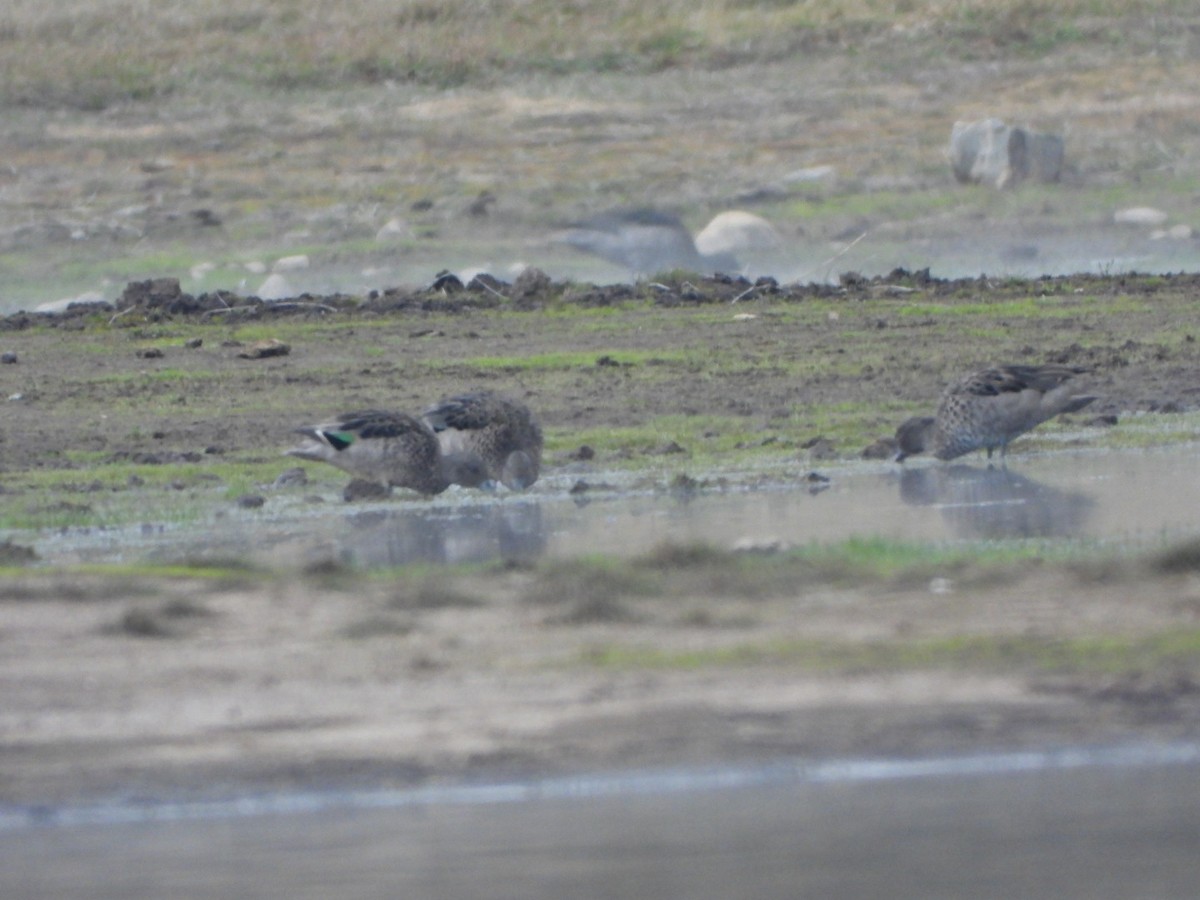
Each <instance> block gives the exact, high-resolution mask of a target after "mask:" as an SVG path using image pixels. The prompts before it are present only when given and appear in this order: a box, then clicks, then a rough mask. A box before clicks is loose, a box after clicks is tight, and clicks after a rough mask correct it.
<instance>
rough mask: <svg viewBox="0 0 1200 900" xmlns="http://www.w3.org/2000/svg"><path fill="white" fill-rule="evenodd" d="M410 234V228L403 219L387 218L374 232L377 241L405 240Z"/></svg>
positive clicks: (411, 234) (410, 236)
mask: <svg viewBox="0 0 1200 900" xmlns="http://www.w3.org/2000/svg"><path fill="white" fill-rule="evenodd" d="M412 236H413V230H412V228H411V227H410V226H409V224H408V223H407V222H405V221H404V220H403V219H388V221H387V223H386V224H384V226H383V227H382V228H380V229H379V230H378V231H377V232H375V240H377V241H407V240H410V239H411V238H412Z"/></svg>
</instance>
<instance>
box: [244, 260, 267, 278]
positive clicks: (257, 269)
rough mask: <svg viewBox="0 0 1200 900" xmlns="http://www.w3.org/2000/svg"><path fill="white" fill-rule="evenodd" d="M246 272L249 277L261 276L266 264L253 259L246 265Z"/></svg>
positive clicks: (265, 269)
mask: <svg viewBox="0 0 1200 900" xmlns="http://www.w3.org/2000/svg"><path fill="white" fill-rule="evenodd" d="M245 265H246V271H247V272H249V273H250V274H251V275H262V274H263V273H264V272H266V271H267V264H266V263H265V262H263V261H262V260H258V259H253V260H251V261H250V262H248V263H246V264H245Z"/></svg>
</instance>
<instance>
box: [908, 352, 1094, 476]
mask: <svg viewBox="0 0 1200 900" xmlns="http://www.w3.org/2000/svg"><path fill="white" fill-rule="evenodd" d="M1086 371H1087V370H1086V369H1083V368H1079V367H1075V366H1062V365H1045V366H996V367H994V368H989V369H981V370H980V371H978V372H972V373H971V374H969V375H966V376H964V377H963V378H961V379H959V380H958V381H956V382H955V383H954V384H952V385H950V386H949V387H948V388H946V390H945V392H944V393H943V394H942V398H941V402H940V403H939V404H938V408H937V413H936V415H933V416H918V417H916V418H912V419H909V420H908V421H906V422H905V423H904V424H902V425H901V426H900V427H899V428H898V429H897V430H896V443H897V445H898V446H899V451H898V452H897V454H896V459H897V460H903V459H904V458H905V457H908V456H914V455H916V454H918V453H931V454H933V455H934V456H936V457H937V458H938V459H943V460H946V459H955V458H956V457H959V456H962V455H963V454H965V453H970V452H971V451H972V450H987V455H988V458H989V459H991V457H992V451H993V450H995V449H996V448H997V447H999V448H1000V456H1001V458H1003V457H1004V456H1005V455H1006V454H1007V452H1008V445H1009V442H1010V441H1012V440H1013V438H1016V437H1019V436H1020V435H1022V434H1025V432H1027V431H1031V430H1033V429H1034V428H1036V427H1037V426H1038V425H1040V424H1041V423H1042V422H1045V421H1046V420H1047V419H1051V418H1053V417H1054V416H1057V415H1059V414H1061V413H1069V412H1076V411H1078V410H1080V409H1083V408H1084V407H1085V406H1087V405H1088V404H1089V403H1091V402H1092V401H1093V400H1095V399H1096V398H1095V397H1094V396H1091V395H1086V394H1075V393H1072V388H1073V385H1072V384H1071V380H1072V379H1073V378H1074V377H1075V376H1076V375H1081V374H1083V373H1084V372H1086Z"/></svg>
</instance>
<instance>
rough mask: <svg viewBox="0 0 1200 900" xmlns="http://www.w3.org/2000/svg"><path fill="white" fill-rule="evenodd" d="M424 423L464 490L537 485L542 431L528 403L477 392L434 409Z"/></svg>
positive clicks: (455, 397)
mask: <svg viewBox="0 0 1200 900" xmlns="http://www.w3.org/2000/svg"><path fill="white" fill-rule="evenodd" d="M423 418H424V421H425V422H426V424H428V425H429V427H430V428H432V429H433V431H434V432H435V433H436V434H437V439H438V441H439V443H440V445H441V452H442V455H443V456H444V457H445V459H446V460H447V463H448V464H449V465H450V466H451V467H452V468H453V469H454V470H455V472H456V475H455V478H456V480H457V483H458V484H463V485H466V486H467V487H483V488H493V487H495V485H496V484H497V483H499V484H503V485H504V486H505V487H507V488H510V489H511V490H524V489H525V488H527V487H529V486H530V485H531V484H533V483H534V482H535V481H537V478H538V471H539V469H540V467H541V463H542V429H541V428H540V427H539V426H538V423H537V422H536V421H535V420H534V417H533V414H532V413H531V412H530V411H529V408H528V407H527V406H526V405H525V404H524V403H521V402H520V401H517V400H513V399H511V398H509V397H504V396H502V395H500V394H496V393H493V392H492V391H472V392H469V393H465V394H459V395H457V396H454V397H447V398H446V399H444V400H442V401H440V402H438V403H436V404H434V405H433V406H431V407H430V408H429V409H427V410H426V411H425V413H424V416H423ZM473 477H474V479H475V480H474V481H472V480H471V479H472V478H473Z"/></svg>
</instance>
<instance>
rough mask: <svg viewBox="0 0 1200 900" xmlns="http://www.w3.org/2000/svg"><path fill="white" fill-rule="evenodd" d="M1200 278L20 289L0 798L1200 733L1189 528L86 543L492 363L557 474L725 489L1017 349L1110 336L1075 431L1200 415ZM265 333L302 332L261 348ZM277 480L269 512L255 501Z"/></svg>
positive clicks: (241, 487) (1063, 347) (1078, 352)
mask: <svg viewBox="0 0 1200 900" xmlns="http://www.w3.org/2000/svg"><path fill="white" fill-rule="evenodd" d="M1194 289H1195V279H1194V278H1193V277H1192V276H1175V277H1170V276H1165V277H1154V278H1149V277H1132V276H1126V277H1120V278H1110V279H1106V278H1094V277H1086V278H1078V279H1070V278H1062V279H1045V280H1041V281H1035V282H1015V281H1004V282H992V281H988V280H986V279H970V280H965V281H953V282H947V281H938V280H936V279H930V278H928V277H926V276H924V275H921V274H913V273H893V275H892V276H889V277H887V278H878V279H859V278H856V277H854V276H847V277H845V278H843V279H842V281H841V283H840V284H838V285H819V286H811V287H808V288H804V287H791V286H779V285H773V284H771V283H769V282H763V283H762V284H753V283H740V282H738V281H737V280H736V279H728V280H715V281H706V280H703V279H697V278H693V277H687V276H680V277H672V278H667V279H663V280H661V281H657V282H654V283H643V284H639V285H621V286H611V287H607V288H604V287H596V288H593V287H590V286H579V285H566V284H553V283H545V282H539V284H538V286H537V287H536V288H535V289H534V291H533V293H531V294H528V295H526V296H525V297H524V298H522V299H515V294H516V290H515V288H514V286H513V285H510V284H505V283H503V282H498V281H497V282H495V283H492V284H489V285H488V286H487V287H481V286H478V285H476V286H472V285H462V286H461V287H454V286H448V285H442V286H441V287H440V288H436V289H429V290H422V291H412V292H403V291H393V292H389V291H381V292H379V293H378V294H377V295H375V296H370V297H364V298H350V297H321V298H317V297H300V298H296V300H295V301H294V302H289V303H280V304H265V303H261V302H257V301H253V300H249V299H246V298H237V297H232V296H222V297H221V298H219V302H217V303H215V304H213V305H208V304H209V303H210V301H207V300H202V299H201V298H187V295H184V294H182V293H181V292H178V291H177V290H173V289H171V287H170V286H169V285H160V286H158V287H154V286H150V287H149V288H145V289H140V288H134V289H132V290H131V291H129V292H127V296H128V298H129V302H128V303H126V304H124V305H118V307H117V308H114V309H78V310H73V311H68V313H67V314H65V315H61V316H57V317H43V316H33V315H27V314H19V315H17V316H12V317H8V318H7V319H5V320H2V321H0V345H2V346H0V351H4V352H7V353H12V354H14V355H15V362H13V363H11V364H8V365H4V366H0V378H3V391H4V394H5V396H8V397H10V398H12V399H10V400H9V401H8V403H7V405H6V421H5V425H4V428H3V443H2V444H0V452H2V453H3V457H2V459H3V471H2V472H0V486H2V487H3V492H2V493H0V510H3V513H4V515H5V517H6V533H7V536H8V537H9V540H10V542H11V544H12V545H15V546H17V547H26V546H27V547H29V548H31V549H32V551H33V553H34V554H36V555H37V557H38V558H37V559H34V560H32V561H31V564H25V565H22V560H20V559H19V558H11V559H10V560H9V563H10V567H9V568H8V569H7V570H6V578H5V582H4V586H3V589H2V591H0V650H2V651H3V652H2V653H0V684H2V685H3V688H4V692H5V696H6V698H7V699H6V703H5V707H4V710H3V711H2V712H0V760H3V763H4V765H3V767H2V772H3V774H2V775H0V798H3V800H5V801H6V802H10V803H38V802H49V803H55V802H66V801H71V800H78V799H82V798H87V797H97V796H113V795H125V796H137V795H146V796H168V795H169V796H174V795H181V794H182V795H203V794H205V793H212V792H218V793H219V792H236V791H238V790H244V789H254V788H268V789H269V788H279V789H283V788H291V787H295V786H297V785H304V784H310V783H314V782H315V783H323V784H364V783H369V784H378V783H393V784H394V783H400V784H411V783H421V782H424V781H429V780H438V779H445V778H461V777H480V776H485V775H489V776H490V775H504V774H514V773H515V774H533V773H556V772H570V771H579V770H585V769H593V770H594V769H600V770H603V769H609V768H617V767H621V766H626V765H658V764H675V763H686V762H710V761H713V760H718V759H723V758H772V757H775V756H778V755H788V754H791V755H802V756H804V755H812V756H817V757H819V756H828V755H838V754H854V755H865V754H875V753H880V754H900V755H903V754H916V753H923V752H945V751H953V750H958V749H969V748H974V747H1019V746H1031V745H1036V746H1044V745H1054V744H1061V743H1066V742H1071V741H1077V740H1088V741H1103V740H1117V739H1129V738H1131V737H1135V738H1141V737H1146V738H1156V739H1157V738H1162V739H1190V738H1194V737H1195V733H1196V728H1197V724H1198V723H1200V688H1198V687H1197V683H1198V675H1197V672H1198V668H1197V667H1198V664H1200V663H1198V655H1197V652H1196V650H1195V643H1196V637H1195V632H1196V629H1197V621H1198V619H1200V595H1197V593H1196V582H1195V579H1194V575H1193V571H1194V568H1193V565H1192V563H1191V562H1190V561H1189V560H1190V559H1191V557H1189V556H1188V555H1187V554H1186V553H1185V554H1184V556H1183V557H1182V560H1183V561H1182V562H1180V561H1178V560H1177V561H1176V562H1174V563H1171V564H1162V563H1161V560H1159V561H1158V562H1156V561H1155V560H1154V559H1141V558H1137V559H1129V560H1121V561H1118V562H1112V561H1095V560H1093V561H1090V562H1086V563H1079V564H1075V563H1057V562H1054V561H1053V560H1052V559H1049V560H1040V561H1038V560H1033V559H1031V558H1030V557H1021V558H1018V559H1015V560H1011V561H1008V562H1000V563H996V562H994V561H991V562H987V561H984V562H980V563H978V564H973V563H972V562H971V561H970V560H969V559H966V560H963V559H961V558H960V559H957V560H955V561H953V562H930V561H929V560H924V559H918V560H916V561H915V562H913V563H912V564H906V565H904V566H901V567H900V568H899V570H897V571H890V572H889V571H882V572H881V571H880V570H879V569H878V568H874V567H871V566H865V567H864V566H858V565H854V564H845V563H838V564H836V565H824V564H820V563H819V562H818V563H814V562H812V561H811V560H808V559H806V558H803V559H796V558H792V557H790V556H788V555H787V554H786V553H785V554H771V553H764V554H762V555H761V556H758V557H755V556H753V555H751V556H749V557H747V556H746V555H745V554H737V553H735V552H734V551H733V550H731V549H730V548H729V547H726V546H710V547H708V548H707V549H700V550H696V549H694V548H693V549H691V550H688V549H687V548H684V549H683V550H680V549H679V548H675V549H672V547H671V546H670V545H669V544H668V545H667V546H666V547H665V548H663V547H660V548H646V552H645V553H644V554H642V555H641V556H639V557H638V558H635V559H634V560H632V561H628V562H626V563H621V564H616V563H614V564H611V565H593V564H592V563H584V564H573V563H572V562H571V561H569V560H567V561H561V560H560V561H554V562H532V563H530V562H522V561H510V562H508V563H505V562H504V561H503V560H502V561H500V562H497V563H492V564H487V565H484V566H482V567H481V568H475V569H471V570H469V571H458V570H454V571H444V570H436V569H435V570H429V569H425V568H421V569H413V570H411V571H389V572H388V573H387V574H386V575H376V574H372V573H371V572H367V571H360V570H357V569H353V568H345V567H343V566H339V565H337V564H333V565H327V566H315V567H314V566H309V567H307V568H306V567H304V566H300V567H297V568H293V569H290V570H285V571H274V572H265V573H264V572H261V571H257V570H256V569H254V568H253V567H248V566H245V565H239V562H238V560H236V559H228V558H226V559H224V560H211V559H209V560H196V559H191V560H189V559H187V558H180V559H178V560H175V563H176V564H177V565H178V568H177V569H175V570H173V571H165V570H163V569H162V568H161V566H162V561H158V562H156V563H155V564H154V565H146V566H144V567H141V568H139V565H137V564H133V565H129V566H127V567H125V568H123V569H119V570H117V571H102V572H97V571H89V570H87V569H86V568H80V567H77V566H63V565H58V564H56V562H55V559H54V543H53V541H52V540H50V537H51V536H53V535H54V534H56V533H61V532H62V530H63V529H67V530H68V531H69V530H70V529H72V528H105V527H116V526H117V525H118V524H124V523H127V522H129V521H135V522H140V521H144V522H145V523H147V524H148V525H150V526H152V527H153V526H155V525H156V524H161V523H162V522H164V521H165V520H166V519H167V518H168V517H172V518H171V527H173V528H176V529H180V530H183V531H186V530H187V529H188V528H194V529H195V534H196V544H197V545H198V546H202V545H203V544H204V542H205V535H206V532H207V531H212V532H217V531H220V530H222V529H226V528H228V527H229V523H230V522H231V521H234V520H235V519H236V520H237V521H242V519H237V517H243V518H244V519H246V520H249V517H252V516H254V515H269V514H271V512H272V510H273V509H274V508H275V507H277V506H278V505H280V504H284V503H289V502H292V503H294V502H297V495H296V493H295V492H292V493H289V492H288V491H284V490H276V489H273V487H272V484H273V480H274V479H275V478H276V477H277V476H278V475H279V474H280V473H282V472H283V471H284V470H285V469H286V468H288V467H289V466H290V465H291V462H289V461H285V460H284V459H283V458H282V457H281V456H280V453H281V451H282V450H283V449H284V448H285V447H286V446H288V443H289V440H290V437H289V432H290V430H291V429H292V428H294V427H296V426H297V425H300V424H304V423H306V422H308V421H310V420H312V418H313V417H314V416H319V415H322V414H327V413H328V412H331V411H334V410H337V409H340V408H343V407H344V406H349V405H355V406H357V405H363V404H365V403H382V402H387V403H389V405H394V406H396V407H397V408H400V409H420V408H422V407H423V406H424V405H425V404H426V403H428V402H430V401H431V400H433V399H436V398H437V397H438V396H441V395H443V394H445V393H448V392H450V391H454V390H461V389H462V388H464V387H470V386H474V385H479V384H483V385H486V386H490V387H495V388H498V389H503V390H506V391H509V392H511V393H514V394H515V395H517V396H519V397H521V398H522V399H524V400H525V401H526V402H527V403H529V405H530V406H531V407H533V408H534V410H535V411H536V412H537V414H538V415H539V417H540V418H541V420H542V423H543V427H544V428H545V429H546V432H547V466H546V471H547V475H546V480H545V484H544V485H539V486H538V487H536V488H535V490H534V492H533V495H534V496H536V495H538V492H539V491H545V492H550V493H551V494H553V495H554V496H555V497H556V498H558V499H561V497H560V495H561V494H565V493H566V491H567V490H568V489H569V488H568V486H569V485H573V484H575V483H576V482H578V481H580V480H583V481H587V480H588V479H591V480H592V481H593V482H596V483H599V482H603V481H604V477H605V476H604V473H606V472H622V473H624V474H625V475H627V476H628V478H629V481H628V482H621V483H622V484H636V485H638V488H637V489H638V490H653V489H656V488H658V487H664V488H669V486H670V485H671V484H673V483H674V484H677V485H678V484H685V485H689V486H688V489H689V490H695V491H700V492H703V491H706V490H720V489H723V487H722V485H721V483H720V481H719V479H718V478H716V477H714V476H713V472H714V471H715V470H717V469H719V468H721V466H722V465H723V464H724V463H725V462H727V461H730V460H735V461H737V462H738V463H739V464H746V466H745V467H744V468H751V469H752V468H753V466H752V465H750V464H753V463H756V462H761V463H763V464H765V465H766V464H769V466H770V467H771V470H772V472H773V473H774V474H773V475H772V477H774V478H782V479H788V478H794V479H795V480H796V482H797V485H798V486H799V489H804V488H803V486H802V479H803V478H804V476H805V474H806V473H808V472H810V471H812V470H813V469H814V468H820V467H821V466H826V467H828V466H833V465H838V464H850V463H851V462H853V461H855V460H858V459H859V457H860V455H861V452H862V449H863V448H864V447H865V446H867V445H868V444H869V443H870V442H871V441H873V440H874V439H875V438H877V437H879V436H880V435H884V434H887V433H889V431H890V430H891V428H893V427H894V425H895V423H896V422H897V421H899V420H900V419H902V418H904V417H905V416H906V415H908V414H910V413H912V412H915V411H919V410H920V409H922V408H924V407H926V406H928V405H930V404H932V402H933V399H934V398H935V397H936V394H937V392H938V391H939V390H940V389H941V386H942V385H943V384H944V383H945V382H946V381H947V380H948V379H949V378H950V377H953V375H955V374H957V373H958V372H960V371H962V370H965V369H966V368H969V367H971V366H977V365H981V364H984V363H987V362H1003V361H1009V360H1017V361H1026V360H1028V361H1039V362H1040V361H1058V362H1071V363H1073V364H1078V365H1086V366H1087V367H1088V368H1089V369H1090V370H1091V372H1090V373H1089V377H1090V379H1091V388H1090V389H1091V390H1093V392H1095V393H1097V394H1099V395H1100V398H1101V399H1100V400H1098V401H1097V402H1096V404H1095V405H1094V408H1093V409H1089V410H1088V415H1087V417H1083V416H1080V417H1076V419H1075V421H1074V422H1073V423H1072V424H1071V425H1070V426H1067V427H1068V430H1069V433H1070V437H1069V438H1067V439H1066V440H1067V442H1068V444H1071V443H1077V444H1081V445H1100V446H1104V445H1106V443H1108V444H1114V445H1115V444H1117V443H1119V442H1120V441H1122V440H1125V441H1134V440H1145V439H1146V438H1145V437H1144V436H1142V437H1139V435H1141V434H1142V432H1138V431H1136V430H1126V423H1128V422H1130V421H1133V422H1136V423H1141V424H1145V423H1147V422H1151V423H1157V422H1161V423H1164V424H1165V425H1170V424H1171V423H1173V422H1178V421H1184V422H1186V421H1187V416H1188V414H1189V413H1190V412H1191V411H1192V410H1193V409H1194V405H1195V391H1196V388H1195V381H1194V377H1195V374H1194V373H1195V372H1196V371H1197V368H1196V365H1197V362H1198V360H1197V353H1198V351H1197V349H1196V342H1195V341H1194V339H1193V338H1192V333H1193V328H1192V319H1193V316H1192V302H1193V300H1192V298H1193V297H1194V293H1195V290H1194ZM189 303H195V304H198V305H197V307H195V308H191V307H189V306H188V304H189ZM172 304H176V305H175V306H173V305H172ZM180 304H182V305H180ZM264 340H275V341H278V342H280V343H282V344H284V345H286V346H287V347H288V351H287V352H286V353H275V354H267V355H262V356H257V357H255V356H253V355H250V356H247V355H244V354H245V353H246V351H248V350H250V349H252V348H253V347H254V346H255V345H256V344H257V342H259V341H264ZM1094 416H1098V417H1101V420H1099V421H1092V417H1094ZM1104 417H1107V418H1104ZM1114 421H1115V423H1116V424H1113V422H1114ZM1055 427H1057V428H1059V429H1062V428H1063V427H1064V426H1061V425H1056V426H1055ZM1184 431H1186V429H1184ZM1152 433H1153V430H1152ZM1164 434H1166V435H1167V436H1166V437H1163V438H1162V440H1172V439H1179V432H1178V430H1177V431H1174V432H1172V431H1170V429H1167V430H1166V431H1164ZM1172 434H1174V435H1175V438H1172V437H1171V435H1172ZM815 438H824V439H825V444H824V445H822V449H821V451H820V453H817V452H814V448H815V447H817V446H818V445H817V444H815V443H811V442H812V441H813V439H815ZM1038 440H1039V439H1038V438H1037V437H1036V436H1034V437H1031V438H1028V439H1026V441H1025V442H1024V444H1023V446H1024V447H1025V448H1026V450H1036V449H1037V448H1038V447H1039V446H1044V445H1043V444H1039V443H1038ZM585 445H586V446H588V447H589V448H590V449H591V455H590V456H588V455H587V454H583V453H581V449H582V447H583V446H585ZM672 445H674V446H672ZM1013 450H1014V458H1013V459H1010V466H1012V467H1016V466H1018V465H1019V459H1020V452H1021V448H1020V447H1018V446H1014V448H1013ZM247 473H248V474H247ZM680 476H686V478H687V479H690V482H688V481H683V482H680V481H679V479H680ZM308 477H309V478H310V479H311V482H310V484H309V485H308V486H307V487H305V488H303V489H302V491H301V493H300V502H304V501H303V496H304V492H308V493H312V494H313V495H315V497H316V498H317V499H316V500H314V501H313V502H312V506H311V507H310V509H315V510H317V512H316V513H315V514H316V515H320V509H321V508H322V504H324V505H325V506H326V507H328V508H329V509H331V510H336V511H337V512H338V513H341V512H342V511H343V510H344V508H345V507H344V504H341V501H340V499H339V490H340V486H339V481H340V477H339V476H338V475H337V474H336V473H334V472H332V470H329V471H322V470H321V469H320V467H313V468H311V469H310V470H309V475H308ZM747 477H748V478H749V477H750V476H747ZM622 489H623V488H620V487H618V488H617V490H618V491H619V490H622ZM248 494H255V495H258V496H259V497H260V498H261V499H262V500H263V503H262V505H261V507H257V508H247V507H244V506H241V505H239V503H238V499H239V498H240V497H242V496H245V495H248ZM511 499H512V500H514V501H519V500H520V499H521V498H511ZM395 502H396V503H397V504H401V505H402V504H404V503H408V502H411V498H404V497H397V498H396V500H395ZM496 502H498V503H503V502H506V501H505V498H501V499H499V500H497V501H496ZM122 516H124V517H125V518H124V519H122V518H121V517H122ZM1047 555H1052V554H1047ZM735 576H736V577H735ZM938 579H948V580H950V581H951V582H952V583H953V585H954V589H953V590H949V591H943V590H941V589H940V588H935V587H934V585H944V582H943V581H938ZM1112 647H1116V648H1117V650H1116V651H1113V652H1112V655H1109V656H1105V655H1104V654H1105V653H1108V652H1109V650H1110V649H1111V648H1112ZM1098 648H1099V649H1098Z"/></svg>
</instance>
